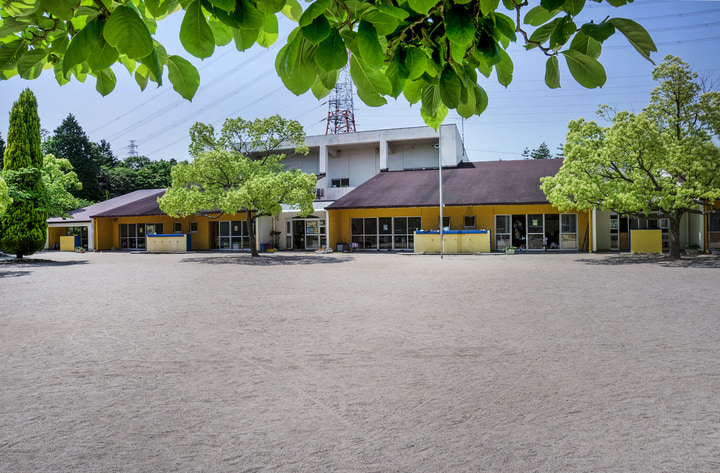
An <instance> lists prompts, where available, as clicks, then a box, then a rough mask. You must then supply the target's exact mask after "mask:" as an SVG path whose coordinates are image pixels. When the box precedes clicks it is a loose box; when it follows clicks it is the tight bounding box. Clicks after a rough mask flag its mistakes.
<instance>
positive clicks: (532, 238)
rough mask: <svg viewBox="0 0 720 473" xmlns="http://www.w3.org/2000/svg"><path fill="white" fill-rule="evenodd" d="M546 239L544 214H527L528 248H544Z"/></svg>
mask: <svg viewBox="0 0 720 473" xmlns="http://www.w3.org/2000/svg"><path fill="white" fill-rule="evenodd" d="M544 239H545V218H544V215H543V214H530V215H528V216H527V248H528V249H529V250H542V249H543V242H544Z"/></svg>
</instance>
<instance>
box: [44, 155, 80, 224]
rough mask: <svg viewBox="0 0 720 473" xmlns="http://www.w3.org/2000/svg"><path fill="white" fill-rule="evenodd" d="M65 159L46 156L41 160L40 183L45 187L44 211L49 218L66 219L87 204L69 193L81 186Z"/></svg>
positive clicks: (70, 165)
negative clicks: (73, 211)
mask: <svg viewBox="0 0 720 473" xmlns="http://www.w3.org/2000/svg"><path fill="white" fill-rule="evenodd" d="M72 169H73V167H72V164H70V161H69V160H67V159H60V158H56V157H55V156H53V155H52V154H46V155H45V159H44V160H43V168H42V174H41V176H42V181H43V184H44V185H45V199H44V200H45V203H44V206H43V207H44V209H45V211H47V213H48V216H50V217H67V216H68V212H70V211H71V210H75V209H79V208H81V207H84V206H85V205H87V204H89V202H87V201H83V200H82V199H78V198H77V197H75V196H74V195H72V194H71V193H70V190H71V189H80V188H82V184H81V183H80V180H79V179H78V177H77V174H75V172H74V171H73V170H72Z"/></svg>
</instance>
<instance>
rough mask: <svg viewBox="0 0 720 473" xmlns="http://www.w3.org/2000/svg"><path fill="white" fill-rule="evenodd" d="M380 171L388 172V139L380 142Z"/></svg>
mask: <svg viewBox="0 0 720 473" xmlns="http://www.w3.org/2000/svg"><path fill="white" fill-rule="evenodd" d="M379 148H380V171H387V168H388V163H387V159H388V142H387V140H386V139H381V140H380V146H379Z"/></svg>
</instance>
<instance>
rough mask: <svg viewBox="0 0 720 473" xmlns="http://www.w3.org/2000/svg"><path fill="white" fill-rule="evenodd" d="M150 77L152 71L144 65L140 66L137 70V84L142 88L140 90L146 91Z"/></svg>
mask: <svg viewBox="0 0 720 473" xmlns="http://www.w3.org/2000/svg"><path fill="white" fill-rule="evenodd" d="M149 77H150V71H149V70H148V68H147V66H145V65H144V64H140V65H139V66H138V67H137V69H135V82H137V85H139V86H140V90H145V88H146V87H147V84H148V78H149Z"/></svg>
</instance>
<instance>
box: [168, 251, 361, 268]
mask: <svg viewBox="0 0 720 473" xmlns="http://www.w3.org/2000/svg"><path fill="white" fill-rule="evenodd" d="M351 260H352V258H346V257H340V258H336V257H330V256H325V255H297V256H296V255H293V256H285V255H272V256H270V255H261V256H258V257H255V258H253V257H252V256H250V255H246V254H242V255H232V256H220V257H215V256H213V257H207V258H203V257H201V256H200V257H196V258H185V259H183V260H181V261H180V262H181V263H201V264H242V265H246V266H292V265H308V264H337V263H346V262H348V261H351Z"/></svg>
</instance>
